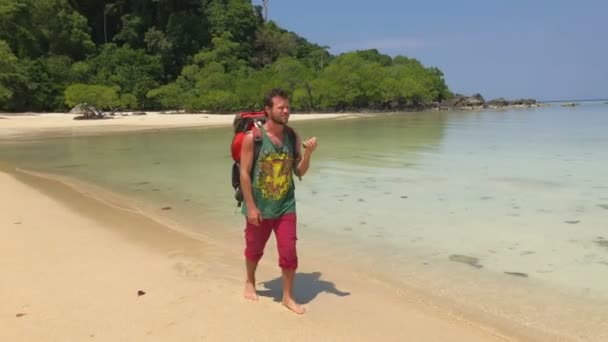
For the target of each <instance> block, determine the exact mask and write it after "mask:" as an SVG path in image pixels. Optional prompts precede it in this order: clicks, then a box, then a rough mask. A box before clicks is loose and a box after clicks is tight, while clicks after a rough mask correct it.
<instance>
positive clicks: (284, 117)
mask: <svg viewBox="0 0 608 342" xmlns="http://www.w3.org/2000/svg"><path fill="white" fill-rule="evenodd" d="M266 112H267V113H268V118H269V119H270V120H272V121H273V122H274V123H276V124H279V125H286V124H287V122H288V121H289V100H288V99H285V98H282V97H280V96H275V97H273V98H272V108H269V107H266Z"/></svg>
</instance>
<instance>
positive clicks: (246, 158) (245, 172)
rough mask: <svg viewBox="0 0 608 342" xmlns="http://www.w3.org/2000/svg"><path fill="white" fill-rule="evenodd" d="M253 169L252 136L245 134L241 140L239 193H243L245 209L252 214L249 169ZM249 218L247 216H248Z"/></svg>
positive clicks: (252, 202) (253, 203)
mask: <svg viewBox="0 0 608 342" xmlns="http://www.w3.org/2000/svg"><path fill="white" fill-rule="evenodd" d="M252 167H253V134H247V135H245V137H244V138H243V146H242V147H241V167H240V168H241V177H240V178H241V191H243V199H244V200H245V203H247V209H248V211H249V212H252V211H253V209H255V210H257V207H256V205H255V202H254V200H253V192H252V189H251V168H252ZM248 216H249V215H248Z"/></svg>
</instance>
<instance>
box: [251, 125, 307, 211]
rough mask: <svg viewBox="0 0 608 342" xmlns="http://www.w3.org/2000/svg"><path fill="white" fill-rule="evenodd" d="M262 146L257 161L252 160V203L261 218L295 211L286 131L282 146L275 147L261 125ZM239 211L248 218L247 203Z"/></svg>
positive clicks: (290, 154) (290, 160) (291, 153)
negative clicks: (260, 214)
mask: <svg viewBox="0 0 608 342" xmlns="http://www.w3.org/2000/svg"><path fill="white" fill-rule="evenodd" d="M261 130H262V146H261V148H260V154H259V156H258V159H257V160H255V161H254V164H253V173H252V179H251V188H252V192H253V200H254V202H255V204H256V206H257V207H258V210H259V211H260V212H261V213H262V219H264V218H276V217H279V216H281V215H284V214H287V213H291V212H295V211H296V201H295V191H294V190H295V184H294V182H293V164H294V163H293V155H294V153H293V150H292V149H293V146H295V142H292V141H290V137H289V135H288V134H287V132H285V133H284V135H283V146H281V147H277V146H275V145H274V144H273V143H272V142H271V141H270V139H269V138H268V135H267V134H266V129H265V128H264V127H263V126H262V128H261ZM241 212H242V213H243V214H244V215H247V203H246V202H243V206H242V210H241Z"/></svg>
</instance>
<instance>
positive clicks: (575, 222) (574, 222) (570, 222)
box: [564, 220, 581, 224]
mask: <svg viewBox="0 0 608 342" xmlns="http://www.w3.org/2000/svg"><path fill="white" fill-rule="evenodd" d="M564 222H566V223H568V224H577V223H579V222H581V220H576V221H564Z"/></svg>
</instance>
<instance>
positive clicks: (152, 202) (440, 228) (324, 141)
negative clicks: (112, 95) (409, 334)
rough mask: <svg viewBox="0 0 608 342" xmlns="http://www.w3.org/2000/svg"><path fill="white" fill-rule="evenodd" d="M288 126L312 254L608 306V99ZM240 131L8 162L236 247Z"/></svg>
mask: <svg viewBox="0 0 608 342" xmlns="http://www.w3.org/2000/svg"><path fill="white" fill-rule="evenodd" d="M0 125H1V124H0ZM292 126H293V127H295V128H296V129H297V130H298V131H299V132H300V134H301V135H302V136H303V137H310V136H316V137H317V138H318V139H319V149H318V152H317V153H316V154H315V155H314V156H313V161H312V164H311V171H310V174H309V175H307V176H306V177H305V179H304V180H303V181H302V182H298V181H296V187H297V188H296V195H297V199H298V211H299V215H300V219H299V222H300V233H299V238H300V240H301V243H302V244H309V245H317V246H324V248H328V249H327V250H326V253H327V255H328V256H332V257H335V258H338V259H341V260H344V261H355V260H356V261H358V262H359V264H361V265H367V266H368V267H374V268H376V269H377V270H379V272H384V273H387V274H390V275H393V276H401V275H403V276H405V275H408V276H412V275H413V274H415V275H417V276H420V277H422V274H423V273H424V272H429V274H435V275H436V274H441V275H442V277H444V279H442V280H441V281H440V282H441V283H442V284H446V283H448V284H449V283H450V281H449V280H450V277H451V276H453V277H454V278H453V279H462V278H458V277H462V276H463V275H465V276H466V277H468V278H467V279H469V280H470V279H477V280H479V281H477V283H478V284H479V285H478V286H480V288H478V290H480V289H481V287H482V286H486V287H489V286H492V285H488V283H485V282H484V281H483V279H484V278H483V277H484V276H485V275H491V276H493V277H495V278H492V279H498V280H499V281H500V282H501V283H502V285H501V286H504V284H508V285H507V287H509V286H511V285H512V286H519V285H518V284H521V282H522V280H525V281H527V282H528V283H529V284H534V285H535V286H547V287H548V288H552V289H558V290H559V291H563V292H564V293H567V294H569V295H575V296H578V297H581V298H587V299H593V301H594V303H595V304H597V303H602V305H605V304H604V303H606V301H608V172H607V170H608V133H606V132H607V129H608V105H606V104H604V103H603V101H597V102H593V101H591V102H583V103H582V104H581V105H580V106H577V107H573V108H571V107H560V106H559V104H552V106H551V107H542V108H534V109H520V110H507V111H477V112H452V113H447V112H430V113H394V114H382V115H376V116H372V117H366V118H358V119H346V120H341V119H338V120H333V119H332V120H323V121H316V122H297V123H293V124H292ZM231 134H232V132H231V131H230V129H229V128H209V129H193V130H180V131H162V132H145V133H128V134H114V135H110V136H96V137H70V138H59V139H46V140H39V141H23V142H21V143H19V144H13V143H11V144H0V160H2V161H6V162H9V163H11V164H13V165H16V166H19V167H22V168H25V169H31V170H38V171H45V172H51V173H56V174H60V175H66V176H72V177H75V178H78V179H82V180H85V181H89V182H92V183H94V184H97V185H101V186H104V187H107V188H108V189H110V190H113V191H117V192H120V193H123V194H127V195H129V196H131V197H133V198H137V199H139V200H142V201H143V202H144V203H146V205H148V206H149V208H151V210H154V211H155V212H157V213H159V214H162V215H168V216H170V217H171V218H172V219H174V220H176V221H178V222H180V223H182V224H183V226H184V227H187V229H192V230H194V231H198V232H201V233H204V234H206V235H209V236H220V235H223V234H227V235H232V236H240V234H241V233H242V222H243V219H242V216H240V214H239V213H238V211H237V208H236V206H235V202H234V200H233V198H232V195H233V192H232V189H231V186H230V167H231V159H230V155H229V142H230V138H231ZM168 206H169V207H171V210H162V209H161V208H163V207H168ZM332 246H333V247H336V246H338V248H331V249H329V247H332ZM462 261H465V262H464V263H463V262H462ZM448 271H449V272H448ZM458 272H460V273H458ZM505 272H509V273H505ZM471 277H472V278H471ZM488 279H489V278H488ZM446 286H447V285H446ZM450 286H452V285H450ZM486 290H487V288H486ZM604 308H605V306H604Z"/></svg>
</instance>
